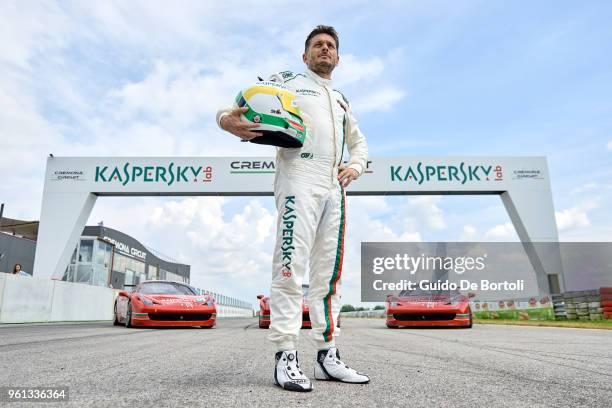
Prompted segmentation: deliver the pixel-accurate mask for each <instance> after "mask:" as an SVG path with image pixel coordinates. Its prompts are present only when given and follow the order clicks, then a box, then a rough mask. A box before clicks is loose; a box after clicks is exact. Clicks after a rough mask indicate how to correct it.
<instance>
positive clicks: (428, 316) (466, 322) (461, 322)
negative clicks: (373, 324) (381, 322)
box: [385, 289, 474, 328]
mask: <svg viewBox="0 0 612 408" xmlns="http://www.w3.org/2000/svg"><path fill="white" fill-rule="evenodd" d="M471 297H474V295H473V294H472V293H470V294H468V295H467V296H466V295H462V294H461V293H459V291H448V290H447V291H442V290H440V291H436V290H430V291H424V290H421V289H415V290H412V291H410V290H404V291H402V292H400V294H399V295H397V296H395V295H389V296H388V297H387V302H386V305H385V308H386V316H387V327H389V328H396V327H399V326H421V327H422V326H454V327H466V328H471V327H472V310H471V309H470V302H469V299H470V298H471Z"/></svg>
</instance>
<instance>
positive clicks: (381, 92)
mask: <svg viewBox="0 0 612 408" xmlns="http://www.w3.org/2000/svg"><path fill="white" fill-rule="evenodd" d="M405 95H406V94H405V92H404V91H402V90H400V89H397V88H393V87H391V86H387V87H384V88H381V89H376V90H374V91H371V92H369V93H366V94H365V95H361V96H360V97H359V99H357V100H356V101H355V102H354V103H353V109H354V110H355V112H357V113H358V114H365V113H371V112H387V111H390V110H392V109H394V108H396V107H397V106H396V104H397V103H399V102H400V101H401V100H402V99H404V96H405Z"/></svg>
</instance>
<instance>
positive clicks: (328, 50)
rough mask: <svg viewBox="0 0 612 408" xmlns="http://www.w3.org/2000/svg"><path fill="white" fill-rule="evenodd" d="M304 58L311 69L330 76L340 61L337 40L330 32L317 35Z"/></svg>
mask: <svg viewBox="0 0 612 408" xmlns="http://www.w3.org/2000/svg"><path fill="white" fill-rule="evenodd" d="M302 59H303V60H304V63H305V64H306V65H307V66H308V68H309V69H310V70H311V71H313V72H316V73H317V74H319V75H321V76H324V77H329V75H330V74H331V72H332V71H333V70H334V68H336V65H338V61H339V57H338V49H337V48H336V41H334V38H333V37H332V36H331V35H329V34H317V35H315V36H314V37H312V39H311V40H310V44H309V46H308V49H307V50H306V52H305V53H304V55H303V56H302Z"/></svg>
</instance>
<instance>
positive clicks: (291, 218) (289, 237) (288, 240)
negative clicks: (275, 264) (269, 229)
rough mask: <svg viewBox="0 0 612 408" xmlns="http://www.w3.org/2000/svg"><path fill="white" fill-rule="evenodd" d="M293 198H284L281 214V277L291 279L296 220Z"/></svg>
mask: <svg viewBox="0 0 612 408" xmlns="http://www.w3.org/2000/svg"><path fill="white" fill-rule="evenodd" d="M294 206H295V196H286V197H285V204H284V211H285V212H284V214H283V244H282V246H281V250H282V251H283V269H282V273H283V277H285V278H290V277H291V260H292V256H293V251H294V250H295V246H294V245H293V227H294V226H295V220H296V219H297V213H296V212H295V208H294Z"/></svg>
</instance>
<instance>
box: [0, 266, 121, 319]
mask: <svg viewBox="0 0 612 408" xmlns="http://www.w3.org/2000/svg"><path fill="white" fill-rule="evenodd" d="M112 304H113V290H112V289H109V288H104V287H101V286H91V285H84V284H80V283H72V282H63V281H57V280H49V279H37V278H31V277H27V276H18V275H10V274H7V273H0V323H45V322H75V321H95V320H112V318H113V309H112Z"/></svg>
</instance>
